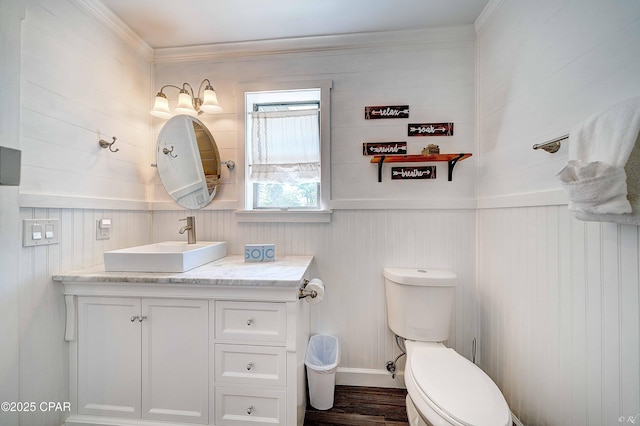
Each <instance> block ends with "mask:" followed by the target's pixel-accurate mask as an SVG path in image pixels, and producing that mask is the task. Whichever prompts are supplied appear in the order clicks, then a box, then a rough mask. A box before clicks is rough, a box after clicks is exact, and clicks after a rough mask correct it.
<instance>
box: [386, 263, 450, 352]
mask: <svg viewBox="0 0 640 426" xmlns="http://www.w3.org/2000/svg"><path fill="white" fill-rule="evenodd" d="M383 274H384V284H385V293H386V300H387V322H388V324H389V328H390V329H391V330H392V331H393V332H394V333H395V334H397V335H398V336H401V337H404V338H405V339H409V340H417V341H423V342H444V341H446V340H448V339H449V330H450V327H451V321H452V320H453V312H454V309H455V297H456V283H457V281H458V277H457V275H456V274H455V272H453V271H448V270H444V269H410V268H385V269H384V271H383Z"/></svg>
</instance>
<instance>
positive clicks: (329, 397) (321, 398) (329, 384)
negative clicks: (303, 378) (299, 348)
mask: <svg viewBox="0 0 640 426" xmlns="http://www.w3.org/2000/svg"><path fill="white" fill-rule="evenodd" d="M338 360H339V348H338V339H337V338H336V337H335V336H330V335H328V334H316V335H313V336H311V338H310V339H309V345H308V346H307V355H306V356H305V360H304V365H306V366H307V381H308V384H309V400H310V402H311V406H312V407H313V408H315V409H317V410H328V409H330V408H331V407H333V395H334V391H335V383H336V367H337V366H338Z"/></svg>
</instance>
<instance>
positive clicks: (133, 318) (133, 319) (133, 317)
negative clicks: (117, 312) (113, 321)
mask: <svg viewBox="0 0 640 426" xmlns="http://www.w3.org/2000/svg"><path fill="white" fill-rule="evenodd" d="M138 318H139V317H138V316H137V315H133V316H132V317H131V322H134V321H135V320H137V319H138Z"/></svg>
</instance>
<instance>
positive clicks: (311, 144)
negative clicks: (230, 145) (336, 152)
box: [239, 81, 331, 221]
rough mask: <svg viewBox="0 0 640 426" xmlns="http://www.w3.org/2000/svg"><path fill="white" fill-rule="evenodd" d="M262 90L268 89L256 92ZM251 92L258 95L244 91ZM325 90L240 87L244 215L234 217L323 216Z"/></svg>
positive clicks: (326, 85)
mask: <svg viewBox="0 0 640 426" xmlns="http://www.w3.org/2000/svg"><path fill="white" fill-rule="evenodd" d="M265 86H271V87H269V90H262V89H264V88H265ZM253 87H256V88H259V89H261V90H250V89H252V88H253ZM330 88H331V82H330V81H321V82H314V83H309V82H306V83H300V82H297V83H290V84H288V83H272V84H267V83H257V84H253V85H251V84H249V85H246V86H244V87H242V89H244V90H243V92H242V94H243V95H244V96H243V100H244V105H243V106H244V109H245V112H246V119H245V123H244V127H245V128H244V139H245V146H244V163H245V174H244V197H243V198H244V209H245V210H244V211H240V212H239V213H245V216H246V214H247V213H249V212H251V211H253V212H256V213H259V212H263V213H264V214H267V213H268V212H271V213H273V212H278V213H284V214H283V215H280V216H279V217H280V218H282V217H284V216H289V217H292V216H295V214H296V213H300V212H307V213H308V214H303V215H302V216H306V217H312V216H313V213H312V212H323V211H326V209H327V205H328V200H329V158H330V157H329V133H330V132H329V129H330V128H329V92H330ZM264 214H263V215H261V216H262V217H266V216H264ZM309 215H311V216H309ZM296 217H297V219H294V220H296V221H298V220H301V221H306V220H304V219H300V217H301V216H300V215H298V216H296ZM241 220H242V219H241ZM246 220H251V219H246ZM312 220H313V221H315V219H312ZM327 220H328V219H327ZM251 221H253V220H251ZM277 221H280V220H277ZM285 221H288V220H285ZM322 221H326V220H324V219H322Z"/></svg>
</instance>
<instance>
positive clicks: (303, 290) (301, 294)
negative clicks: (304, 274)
mask: <svg viewBox="0 0 640 426" xmlns="http://www.w3.org/2000/svg"><path fill="white" fill-rule="evenodd" d="M307 284H309V280H302V284H301V285H300V288H299V289H298V299H304V298H305V297H310V298H312V299H315V298H316V297H318V292H317V291H315V290H307Z"/></svg>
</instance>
